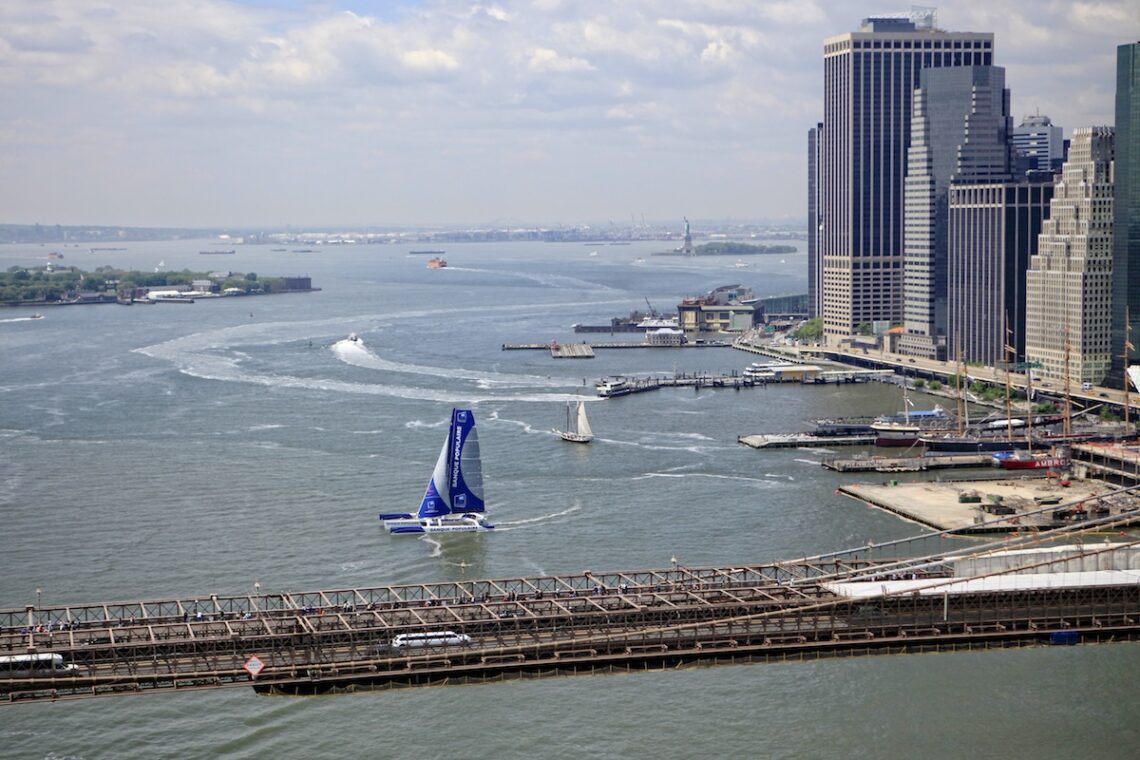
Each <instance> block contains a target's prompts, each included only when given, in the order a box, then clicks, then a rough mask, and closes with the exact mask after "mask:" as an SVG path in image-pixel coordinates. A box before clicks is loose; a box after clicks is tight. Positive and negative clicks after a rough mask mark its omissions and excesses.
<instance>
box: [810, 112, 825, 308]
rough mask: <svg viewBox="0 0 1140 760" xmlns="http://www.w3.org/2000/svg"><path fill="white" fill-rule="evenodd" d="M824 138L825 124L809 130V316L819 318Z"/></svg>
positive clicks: (821, 292)
mask: <svg viewBox="0 0 1140 760" xmlns="http://www.w3.org/2000/svg"><path fill="white" fill-rule="evenodd" d="M822 136H823V124H822V123H819V124H816V125H815V126H814V127H812V128H811V129H809V130H808V181H807V187H808V198H807V208H808V228H807V249H808V316H809V317H818V316H820V315H821V314H822V313H823V303H822V301H821V299H822V296H823V279H822V273H823V270H822V268H821V265H820V260H819V226H820V221H821V217H820V215H819V148H820V138H821V137H822Z"/></svg>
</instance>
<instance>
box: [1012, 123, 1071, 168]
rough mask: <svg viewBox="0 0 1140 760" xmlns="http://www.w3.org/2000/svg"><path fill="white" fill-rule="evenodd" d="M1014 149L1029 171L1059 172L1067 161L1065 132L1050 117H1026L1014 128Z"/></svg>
mask: <svg viewBox="0 0 1140 760" xmlns="http://www.w3.org/2000/svg"><path fill="white" fill-rule="evenodd" d="M1013 149H1014V151H1016V152H1017V155H1018V157H1019V158H1021V159H1022V162H1023V163H1022V165H1023V166H1024V167H1025V168H1026V169H1027V170H1034V171H1043V172H1048V171H1057V170H1059V169H1060V168H1061V164H1062V163H1063V162H1064V160H1065V138H1064V133H1063V130H1062V129H1061V128H1060V127H1058V126H1057V125H1055V124H1054V123H1053V122H1052V120H1051V119H1050V118H1049V117H1048V116H1044V115H1042V114H1039V113H1038V114H1034V115H1032V116H1026V117H1025V118H1024V119H1022V120H1021V124H1019V125H1018V126H1016V127H1014V128H1013Z"/></svg>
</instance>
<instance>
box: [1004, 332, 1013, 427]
mask: <svg viewBox="0 0 1140 760" xmlns="http://www.w3.org/2000/svg"><path fill="white" fill-rule="evenodd" d="M1010 332H1012V331H1011V330H1010V329H1009V312H1006V315H1005V340H1004V341H1003V342H1002V349H1003V351H1002V353H1003V354H1004V358H1005V426H1006V435H1007V437H1008V439H1009V440H1010V441H1013V408H1012V406H1011V402H1010V398H1009V395H1010V394H1009V359H1010V354H1011V353H1013V346H1011V345H1009V334H1010Z"/></svg>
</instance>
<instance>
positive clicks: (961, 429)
mask: <svg viewBox="0 0 1140 760" xmlns="http://www.w3.org/2000/svg"><path fill="white" fill-rule="evenodd" d="M956 354H957V358H956V359H955V361H954V395H955V396H957V397H958V404H957V407H956V408H955V410H954V411H955V412H957V416H958V437H959V438H961V437H962V436H963V435H965V433H966V429H965V426H964V421H965V415H964V414H963V413H962V412H963V407H964V406H965V400H964V399H963V398H962V341H961V338H959V339H958V340H957V350H956Z"/></svg>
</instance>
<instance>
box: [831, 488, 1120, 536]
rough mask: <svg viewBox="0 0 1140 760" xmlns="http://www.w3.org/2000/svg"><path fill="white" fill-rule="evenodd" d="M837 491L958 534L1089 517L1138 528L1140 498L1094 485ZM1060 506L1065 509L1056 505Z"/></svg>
mask: <svg viewBox="0 0 1140 760" xmlns="http://www.w3.org/2000/svg"><path fill="white" fill-rule="evenodd" d="M839 492H840V493H842V494H845V495H847V496H850V497H852V498H854V499H858V500H859V501H862V502H863V503H865V504H868V505H870V506H873V507H878V508H879V509H882V510H885V511H887V512H892V513H894V514H896V515H899V516H900V517H903V518H905V519H907V520H910V521H912V522H915V523H918V524H920V525H925V526H927V527H929V528H934V529H935V530H940V531H951V532H954V533H960V534H982V533H1014V532H1018V531H1047V530H1054V529H1059V528H1065V527H1066V526H1073V525H1074V524H1077V523H1080V522H1082V521H1085V520H1088V519H1092V518H1098V519H1099V518H1109V517H1112V518H1118V523H1117V525H1118V527H1123V526H1127V525H1135V524H1138V523H1140V499H1137V497H1136V496H1133V495H1131V494H1128V493H1120V492H1118V489H1115V488H1114V487H1113V486H1111V485H1109V484H1107V483H1104V482H1102V481H1097V480H1081V481H1075V482H1072V484H1071V485H1069V486H1063V485H1061V482H1060V481H1058V480H1057V479H1054V478H1046V477H1036V478H1028V479H1016V480H1015V479H1009V478H1006V479H1002V480H986V481H956V482H944V483H943V482H938V483H935V482H916V483H898V482H897V481H888V482H886V483H857V484H849V485H842V486H840V487H839ZM1062 502H1063V503H1064V506H1060V505H1061V504H1062Z"/></svg>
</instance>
